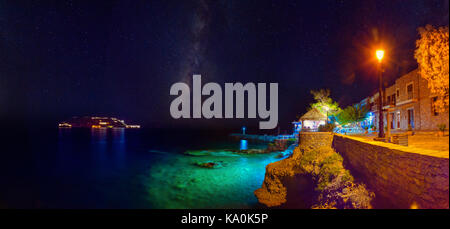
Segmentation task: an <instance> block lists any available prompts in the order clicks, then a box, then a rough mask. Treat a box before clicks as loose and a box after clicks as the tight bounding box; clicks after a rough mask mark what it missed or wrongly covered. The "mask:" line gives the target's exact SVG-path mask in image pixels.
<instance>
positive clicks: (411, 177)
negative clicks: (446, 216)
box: [332, 135, 449, 208]
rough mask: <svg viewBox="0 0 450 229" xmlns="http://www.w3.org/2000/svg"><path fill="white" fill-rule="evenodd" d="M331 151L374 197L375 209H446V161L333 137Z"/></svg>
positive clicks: (413, 151) (407, 149) (414, 151)
mask: <svg viewBox="0 0 450 229" xmlns="http://www.w3.org/2000/svg"><path fill="white" fill-rule="evenodd" d="M332 145H333V148H334V149H335V150H336V152H338V153H340V154H341V155H342V157H343V158H344V164H345V166H346V168H347V169H349V170H350V171H351V173H352V174H353V175H354V176H357V177H358V176H359V177H360V178H361V179H362V180H363V182H364V183H365V184H366V185H367V186H368V187H369V189H370V190H372V191H374V192H375V194H376V199H377V202H379V203H380V205H379V206H378V207H381V208H387V207H394V208H415V207H418V208H449V158H448V155H447V157H446V158H442V157H434V156H429V155H426V154H424V153H423V152H424V151H425V150H419V149H414V148H411V147H403V146H397V145H393V144H388V143H381V142H371V141H362V140H359V139H355V138H352V137H348V136H342V135H335V136H334V138H333V143H332Z"/></svg>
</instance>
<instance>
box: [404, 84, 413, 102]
mask: <svg viewBox="0 0 450 229" xmlns="http://www.w3.org/2000/svg"><path fill="white" fill-rule="evenodd" d="M406 94H407V95H408V98H407V99H413V98H414V93H413V84H412V83H410V84H408V85H407V86H406Z"/></svg>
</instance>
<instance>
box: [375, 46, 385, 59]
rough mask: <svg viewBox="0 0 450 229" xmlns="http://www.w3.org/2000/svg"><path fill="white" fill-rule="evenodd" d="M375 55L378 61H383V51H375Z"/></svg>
mask: <svg viewBox="0 0 450 229" xmlns="http://www.w3.org/2000/svg"><path fill="white" fill-rule="evenodd" d="M376 55H377V59H378V61H379V62H381V60H382V59H383V56H384V50H381V49H379V50H377V51H376Z"/></svg>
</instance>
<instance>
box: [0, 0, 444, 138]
mask: <svg viewBox="0 0 450 229" xmlns="http://www.w3.org/2000/svg"><path fill="white" fill-rule="evenodd" d="M448 7H449V1H448V0H426V1H425V0H420V1H419V0H409V1H400V0H394V1H390V0H389V1H372V0H367V1H340V0H332V1H331V0H328V1H327V0H323V1H289V0H286V1H263V0H239V1H237V0H236V1H231V0H229V1H225V0H218V1H206V0H204V1H181V0H177V1H173V0H165V1H0V118H1V120H2V121H7V122H10V123H11V122H20V123H28V124H30V123H31V124H35V123H45V124H48V125H55V123H57V122H59V121H63V120H65V119H68V118H70V117H71V116H82V115H105V116H115V117H119V118H122V119H125V120H127V121H128V122H130V123H138V124H142V125H144V126H146V127H155V128H156V127H157V128H195V127H198V128H202V127H207V128H216V129H225V128H232V129H233V128H235V129H239V127H240V126H242V125H246V126H248V127H249V129H257V124H258V121H259V119H251V120H250V119H233V120H225V119H221V120H219V119H211V120H182V119H181V120H174V119H172V118H171V116H170V112H169V106H170V103H171V101H172V100H173V99H174V98H175V97H174V96H170V95H169V89H170V86H171V85H172V84H173V83H175V82H179V81H182V82H186V83H189V84H190V83H191V81H192V74H193V73H196V74H201V75H202V80H203V81H204V82H217V83H219V84H221V85H222V87H223V84H224V83H225V82H242V83H246V82H254V83H258V82H262V83H278V84H279V95H278V99H279V111H278V113H279V126H280V129H281V131H282V132H283V131H287V130H290V129H291V124H290V123H291V122H292V121H293V120H295V119H296V118H298V117H299V116H300V115H301V114H303V113H304V112H305V111H306V109H307V107H308V104H309V103H311V102H312V96H311V95H310V93H309V91H310V90H311V89H319V88H329V89H330V90H331V96H332V98H333V99H335V100H336V101H338V102H339V104H340V105H341V106H347V105H350V104H352V103H355V102H358V101H360V100H361V99H363V98H364V97H366V96H368V95H370V94H372V93H374V92H375V91H376V89H377V78H376V68H375V67H376V64H375V59H374V50H375V49H376V48H377V47H379V46H383V47H384V48H385V49H386V72H385V79H386V84H390V83H392V82H393V80H395V78H396V77H398V76H400V75H402V74H404V73H407V72H408V71H411V70H413V69H414V68H416V67H417V64H416V62H415V60H414V58H413V53H414V48H415V40H416V39H417V38H418V35H417V28H418V27H420V26H424V25H426V24H432V25H435V26H443V25H448V23H449V14H448V10H449V9H448ZM273 131H275V130H273Z"/></svg>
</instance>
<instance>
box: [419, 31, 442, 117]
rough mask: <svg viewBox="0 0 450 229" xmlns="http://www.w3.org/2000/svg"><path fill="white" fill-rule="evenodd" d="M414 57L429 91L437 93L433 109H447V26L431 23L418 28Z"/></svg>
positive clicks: (439, 110) (440, 110)
mask: <svg viewBox="0 0 450 229" xmlns="http://www.w3.org/2000/svg"><path fill="white" fill-rule="evenodd" d="M418 31H419V34H420V39H419V40H417V41H416V51H415V53H414V58H415V59H416V60H417V63H418V64H419V74H420V75H421V76H422V77H423V78H424V79H426V80H427V81H428V87H429V88H430V91H431V93H433V94H436V95H438V100H437V101H436V103H435V104H434V105H435V109H436V111H438V112H442V111H445V110H446V109H448V104H449V72H448V64H449V63H448V62H449V31H448V26H446V27H439V28H434V27H433V26H431V25H426V26H425V27H420V28H419V29H418Z"/></svg>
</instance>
